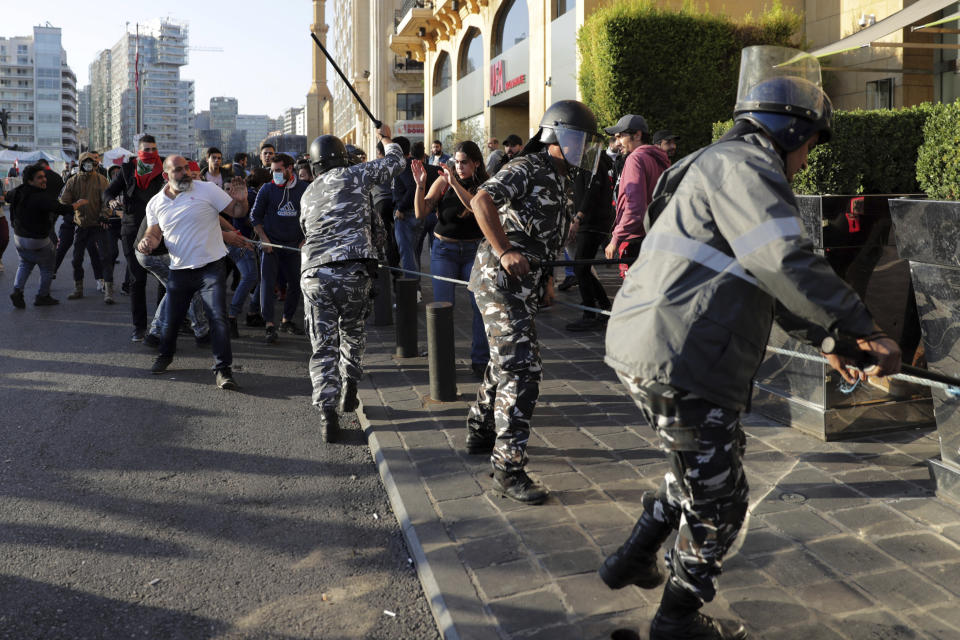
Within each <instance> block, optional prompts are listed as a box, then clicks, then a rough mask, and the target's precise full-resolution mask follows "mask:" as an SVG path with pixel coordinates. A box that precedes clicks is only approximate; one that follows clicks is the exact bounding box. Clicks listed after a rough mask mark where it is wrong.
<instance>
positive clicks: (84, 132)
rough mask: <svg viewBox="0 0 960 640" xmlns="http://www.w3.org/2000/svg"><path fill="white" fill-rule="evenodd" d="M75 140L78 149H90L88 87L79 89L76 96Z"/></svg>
mask: <svg viewBox="0 0 960 640" xmlns="http://www.w3.org/2000/svg"><path fill="white" fill-rule="evenodd" d="M77 98H78V107H77V139H78V140H79V141H80V149H81V150H83V149H89V148H90V85H86V86H85V87H84V88H82V89H80V92H79V93H78V94H77Z"/></svg>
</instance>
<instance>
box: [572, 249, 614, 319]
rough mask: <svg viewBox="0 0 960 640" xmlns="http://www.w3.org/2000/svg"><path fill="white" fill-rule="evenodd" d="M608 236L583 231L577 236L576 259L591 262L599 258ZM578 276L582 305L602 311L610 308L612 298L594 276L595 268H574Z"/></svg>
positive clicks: (586, 266)
mask: <svg viewBox="0 0 960 640" xmlns="http://www.w3.org/2000/svg"><path fill="white" fill-rule="evenodd" d="M606 240H607V236H606V234H604V233H599V232H596V231H581V232H580V233H578V234H577V240H576V248H575V251H574V259H576V260H590V259H592V258H596V257H597V251H598V250H599V249H600V248H601V247H602V246H604V245H605V243H606ZM573 272H574V274H575V275H576V276H577V283H578V285H577V286H578V287H579V289H580V300H581V302H580V304H582V305H583V306H585V307H599V308H601V309H609V308H610V298H609V297H608V296H607V292H606V290H605V289H604V288H603V285H602V284H601V283H600V280H599V279H597V276H595V275H593V267H591V266H590V265H578V266H576V267H574V268H573Z"/></svg>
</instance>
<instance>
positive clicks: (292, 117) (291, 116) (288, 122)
mask: <svg viewBox="0 0 960 640" xmlns="http://www.w3.org/2000/svg"><path fill="white" fill-rule="evenodd" d="M303 109H304V108H303V107H302V106H301V107H290V108H289V109H287V110H286V111H284V112H283V115H282V116H281V117H282V118H283V134H284V135H287V136H293V135H301V136H304V135H307V134H306V132H305V131H298V130H297V118H300V122H301V127H302V126H303Z"/></svg>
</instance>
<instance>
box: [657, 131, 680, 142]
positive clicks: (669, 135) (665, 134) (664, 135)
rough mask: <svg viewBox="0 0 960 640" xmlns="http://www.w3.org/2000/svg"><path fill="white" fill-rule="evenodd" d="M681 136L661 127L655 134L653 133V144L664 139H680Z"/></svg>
mask: <svg viewBox="0 0 960 640" xmlns="http://www.w3.org/2000/svg"><path fill="white" fill-rule="evenodd" d="M679 139H680V136H678V135H677V134H675V133H673V132H672V131H670V130H669V129H660V131H657V132H656V133H655V134H653V144H657V143H658V142H663V141H664V140H679Z"/></svg>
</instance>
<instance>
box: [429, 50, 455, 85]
mask: <svg viewBox="0 0 960 640" xmlns="http://www.w3.org/2000/svg"><path fill="white" fill-rule="evenodd" d="M450 82H451V76H450V56H448V55H447V52H446V51H444V52H442V53H441V54H440V57H439V58H437V66H436V67H434V71H433V92H434V93H440V92H441V91H443V90H444V89H446V88H447V87H449V86H450Z"/></svg>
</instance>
